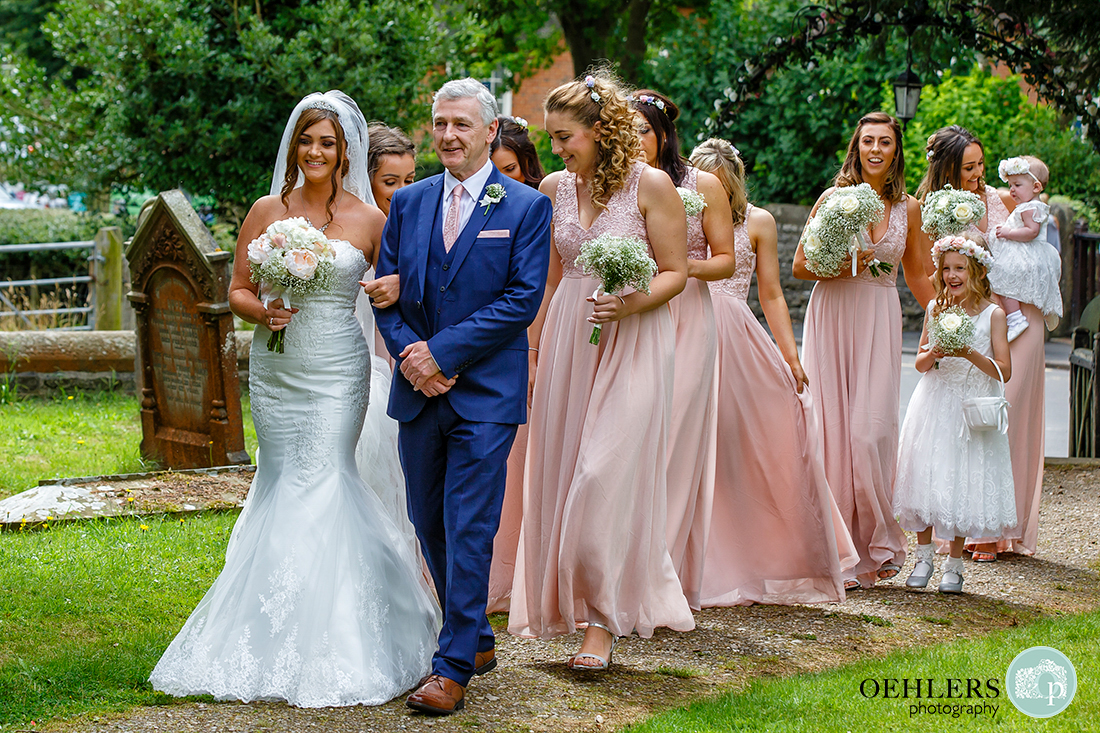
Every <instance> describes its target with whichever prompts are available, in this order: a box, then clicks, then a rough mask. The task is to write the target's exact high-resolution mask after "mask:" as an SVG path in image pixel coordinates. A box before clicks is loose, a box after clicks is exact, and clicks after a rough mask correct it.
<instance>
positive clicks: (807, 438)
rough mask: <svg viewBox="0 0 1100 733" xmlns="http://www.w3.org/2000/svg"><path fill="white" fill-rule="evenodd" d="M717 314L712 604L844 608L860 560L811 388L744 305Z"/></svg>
mask: <svg viewBox="0 0 1100 733" xmlns="http://www.w3.org/2000/svg"><path fill="white" fill-rule="evenodd" d="M714 313H715V320H716V322H717V333H718V430H717V444H718V459H717V469H716V472H715V488H714V508H713V513H712V515H711V526H712V529H711V532H710V542H709V544H708V545H707V555H706V565H705V570H704V574H703V587H702V605H703V606H704V607H710V606H733V605H747V604H750V603H773V604H793V603H822V602H826V601H841V600H843V599H844V571H845V570H846V569H850V568H852V567H854V566H855V565H856V563H857V561H858V559H859V558H858V555H857V554H856V552H855V548H854V547H853V546H852V540H851V537H850V536H849V535H848V530H847V529H846V528H845V526H844V522H843V520H842V519H841V517H840V513H839V511H838V510H837V506H836V502H835V501H834V499H833V497H832V494H831V493H830V491H829V484H828V481H827V480H826V478H825V458H824V455H823V453H822V444H821V435H820V429H819V428H818V425H817V422H816V418H815V416H814V411H813V399H812V397H811V396H810V390H809V389H803V391H802V394H799V393H798V392H797V386H798V385H797V384H796V383H795V381H794V376H793V375H792V374H791V370H790V367H788V366H787V363H786V362H785V361H784V360H783V356H782V354H780V352H779V349H778V348H777V347H776V345H775V343H774V342H773V341H772V339H771V337H770V336H769V335H768V334H767V332H766V331H765V330H764V328H763V327H762V326H761V325H760V322H759V321H758V320H757V319H756V316H754V315H753V313H752V311H751V310H750V309H749V307H748V305H747V304H746V303H745V301H744V300H742V299H741V298H738V297H734V296H728V295H715V296H714ZM838 544H839V546H840V549H839V550H838ZM842 555H843V558H842Z"/></svg>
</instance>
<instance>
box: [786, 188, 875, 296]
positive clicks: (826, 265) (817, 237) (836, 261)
mask: <svg viewBox="0 0 1100 733" xmlns="http://www.w3.org/2000/svg"><path fill="white" fill-rule="evenodd" d="M885 213H886V205H885V204H883V203H882V199H880V198H879V196H878V194H877V193H875V189H873V188H871V186H870V184H867V183H861V184H859V185H858V186H844V187H842V188H838V189H836V190H835V191H833V192H832V193H831V194H829V197H828V198H827V199H825V201H824V203H822V204H821V207H820V208H819V209H818V210H817V213H816V214H814V216H813V218H811V219H810V223H809V224H808V225H807V226H806V231H805V232H803V234H802V242H801V244H802V254H804V255H805V256H806V268H807V269H808V270H809V271H810V272H812V273H813V274H815V275H817V276H818V277H836V276H837V275H839V274H840V263H841V262H843V261H844V258H845V257H848V256H849V255H850V256H851V258H852V275H853V276H855V274H856V272H857V266H858V263H857V261H856V256H857V255H858V254H859V252H860V251H861V250H862V249H863V232H864V231H865V230H866V229H867V228H868V227H870V226H871V225H872V224H875V223H878V222H880V221H882V216H883V214H885ZM893 267H894V266H893V265H891V264H890V263H889V262H880V261H878V260H874V261H873V262H872V263H871V264H870V266H869V269H870V270H871V274H872V275H874V276H875V277H878V276H879V275H881V274H882V273H884V272H890V270H892V269H893Z"/></svg>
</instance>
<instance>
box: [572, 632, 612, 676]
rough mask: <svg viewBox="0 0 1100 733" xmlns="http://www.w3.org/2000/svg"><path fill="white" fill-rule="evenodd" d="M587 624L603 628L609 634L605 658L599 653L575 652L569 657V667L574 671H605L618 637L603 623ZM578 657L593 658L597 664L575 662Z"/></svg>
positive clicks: (608, 665) (609, 664)
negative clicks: (609, 644) (609, 638)
mask: <svg viewBox="0 0 1100 733" xmlns="http://www.w3.org/2000/svg"><path fill="white" fill-rule="evenodd" d="M588 625H589V626H594V627H596V628H597V629H603V630H604V631H606V632H607V633H608V634H611V649H609V650H608V652H607V659H604V658H603V657H601V656H600V655H599V654H593V653H591V652H577V653H576V654H574V655H573V656H571V657H569V662H568V665H569V669H571V670H573V671H574V672H606V671H607V670H608V668H609V667H610V666H611V656H612V655H613V654H614V653H615V645H616V644H618V643H619V637H617V636H615V634H613V633H612V632H611V629H609V628H607V627H606V626H604V625H603V624H598V623H594V622H589V624H588ZM578 659H595V660H596V661H597V662H599V664H577V660H578Z"/></svg>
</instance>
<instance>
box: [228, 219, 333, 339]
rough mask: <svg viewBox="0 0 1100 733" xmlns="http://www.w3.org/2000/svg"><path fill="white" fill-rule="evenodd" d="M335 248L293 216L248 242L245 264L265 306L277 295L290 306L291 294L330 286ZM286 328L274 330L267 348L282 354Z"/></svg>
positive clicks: (284, 305) (277, 222)
mask: <svg viewBox="0 0 1100 733" xmlns="http://www.w3.org/2000/svg"><path fill="white" fill-rule="evenodd" d="M335 260H336V251H335V249H334V248H333V246H332V243H331V242H329V241H328V239H326V238H325V235H324V234H322V233H321V232H319V231H318V230H316V229H314V228H313V227H312V226H310V223H309V221H307V220H306V219H304V218H302V217H300V216H295V217H291V218H290V219H280V220H279V221H276V222H272V224H271V225H270V226H269V227H268V228H267V230H266V231H265V232H264V233H263V234H261V235H260V236H259V237H257V238H256V239H253V240H252V241H251V242H250V243H249V244H248V266H249V269H250V270H251V275H252V282H254V283H258V284H259V286H260V300H261V301H263V304H264V307H265V308H266V307H267V304H268V303H270V302H271V301H273V300H276V299H278V298H282V299H283V307H284V308H286V309H287V310H289V309H290V308H291V304H290V296H291V294H294V295H308V294H311V293H323V292H326V291H328V290H331V289H332V276H333V273H334V271H335ZM285 333H286V329H285V328H284V329H283V330H281V331H275V332H274V333H272V334H271V338H269V339H268V340H267V350H268V351H277V352H278V353H280V354H281V353H283V339H284V337H285Z"/></svg>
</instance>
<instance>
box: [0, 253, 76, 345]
mask: <svg viewBox="0 0 1100 733" xmlns="http://www.w3.org/2000/svg"><path fill="white" fill-rule="evenodd" d="M66 249H86V250H89V253H88V274H87V275H73V276H70V277H43V278H33V279H29V280H0V304H2V305H3V309H0V318H18V319H19V320H21V321H23V324H24V326H25V327H27V328H32V324H31V322H30V319H29V316H47V315H54V316H62V315H70V316H83V317H84V324H83V325H78V326H73V325H69V326H61V327H56V328H51V329H49V330H52V331H91V330H93V329H94V328H95V323H94V320H93V318H92V314H93V313H94V312H95V298H96V288H95V259H96V254H95V249H96V242H95V240H94V239H89V240H87V241H81V242H37V243H34V244H3V245H0V255H7V254H21V253H25V252H43V251H46V250H66ZM81 284H87V285H88V298H87V304H86V305H83V306H71V307H66V308H33V309H22V308H20V307H19V306H18V305H17V304H16V303H14V302H13V301H12V299H11V298H9V297H8V295H9V294H11V293H12V292H13V291H14V290H15V289H16V288H38V287H51V286H58V285H81ZM5 291H7V292H5Z"/></svg>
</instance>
